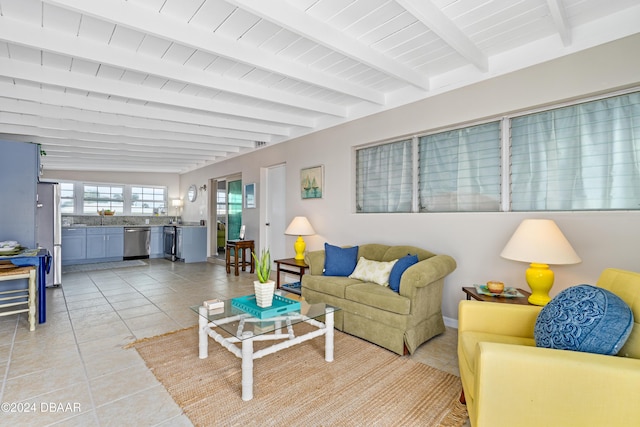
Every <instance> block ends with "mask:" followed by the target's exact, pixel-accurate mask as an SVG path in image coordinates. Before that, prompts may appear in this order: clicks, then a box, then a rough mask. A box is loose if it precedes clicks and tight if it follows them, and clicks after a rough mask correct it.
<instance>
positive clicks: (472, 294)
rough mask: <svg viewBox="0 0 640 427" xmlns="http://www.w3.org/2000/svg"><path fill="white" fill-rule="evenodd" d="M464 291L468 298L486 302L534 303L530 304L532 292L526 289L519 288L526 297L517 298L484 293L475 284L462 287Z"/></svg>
mask: <svg viewBox="0 0 640 427" xmlns="http://www.w3.org/2000/svg"><path fill="white" fill-rule="evenodd" d="M462 292H464V293H465V294H466V295H467V300H470V299H472V298H473V299H474V300H477V301H486V302H498V303H502V304H517V305H533V304H529V300H528V298H529V295H531V292H527V291H525V290H524V289H520V288H518V292H520V293H521V294H522V295H524V298H520V297H516V298H503V297H494V296H491V295H482V294H479V293H478V291H476V288H475V287H474V286H465V287H463V288H462Z"/></svg>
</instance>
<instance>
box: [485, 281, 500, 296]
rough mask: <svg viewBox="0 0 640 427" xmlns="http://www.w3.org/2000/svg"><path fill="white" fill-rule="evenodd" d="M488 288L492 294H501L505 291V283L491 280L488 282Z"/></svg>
mask: <svg viewBox="0 0 640 427" xmlns="http://www.w3.org/2000/svg"><path fill="white" fill-rule="evenodd" d="M487 288H488V289H489V292H491V293H492V294H501V293H502V291H504V283H502V282H497V281H494V280H491V281H489V282H487Z"/></svg>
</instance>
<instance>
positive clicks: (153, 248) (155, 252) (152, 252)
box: [149, 226, 164, 258]
mask: <svg viewBox="0 0 640 427" xmlns="http://www.w3.org/2000/svg"><path fill="white" fill-rule="evenodd" d="M163 238H164V233H163V227H162V226H160V227H151V237H150V249H149V258H162V257H163V256H164V241H163Z"/></svg>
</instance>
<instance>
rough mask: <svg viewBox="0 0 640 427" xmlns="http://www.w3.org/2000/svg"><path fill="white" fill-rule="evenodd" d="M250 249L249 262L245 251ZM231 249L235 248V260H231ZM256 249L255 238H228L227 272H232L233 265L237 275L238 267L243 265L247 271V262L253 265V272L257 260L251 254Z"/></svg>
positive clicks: (243, 268) (243, 269)
mask: <svg viewBox="0 0 640 427" xmlns="http://www.w3.org/2000/svg"><path fill="white" fill-rule="evenodd" d="M247 249H248V250H249V261H248V262H247V259H246V254H245V252H246V251H247ZM231 250H233V262H231ZM253 251H254V242H253V240H227V249H226V251H225V252H226V253H227V254H226V258H227V259H226V261H227V274H229V273H231V265H233V266H234V268H235V275H236V276H237V275H238V274H239V273H238V267H239V266H241V267H242V271H245V269H246V268H247V264H249V265H250V266H251V273H253V272H254V271H255V262H254V261H253V257H252V256H251V252H253Z"/></svg>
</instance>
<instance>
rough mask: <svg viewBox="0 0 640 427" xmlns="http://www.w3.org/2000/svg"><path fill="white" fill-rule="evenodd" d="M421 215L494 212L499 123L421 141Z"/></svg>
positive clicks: (497, 202)
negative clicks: (426, 213) (424, 213)
mask: <svg viewBox="0 0 640 427" xmlns="http://www.w3.org/2000/svg"><path fill="white" fill-rule="evenodd" d="M419 153H420V157H419V159H420V162H419V165H420V166H419V178H418V182H419V203H420V211H421V212H445V211H448V212H461V211H476V212H477V211H497V210H499V207H500V122H491V123H486V124H482V125H477V126H472V127H467V128H464V129H456V130H452V131H449V132H442V133H438V134H434V135H427V136H424V137H422V138H420V146H419Z"/></svg>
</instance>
